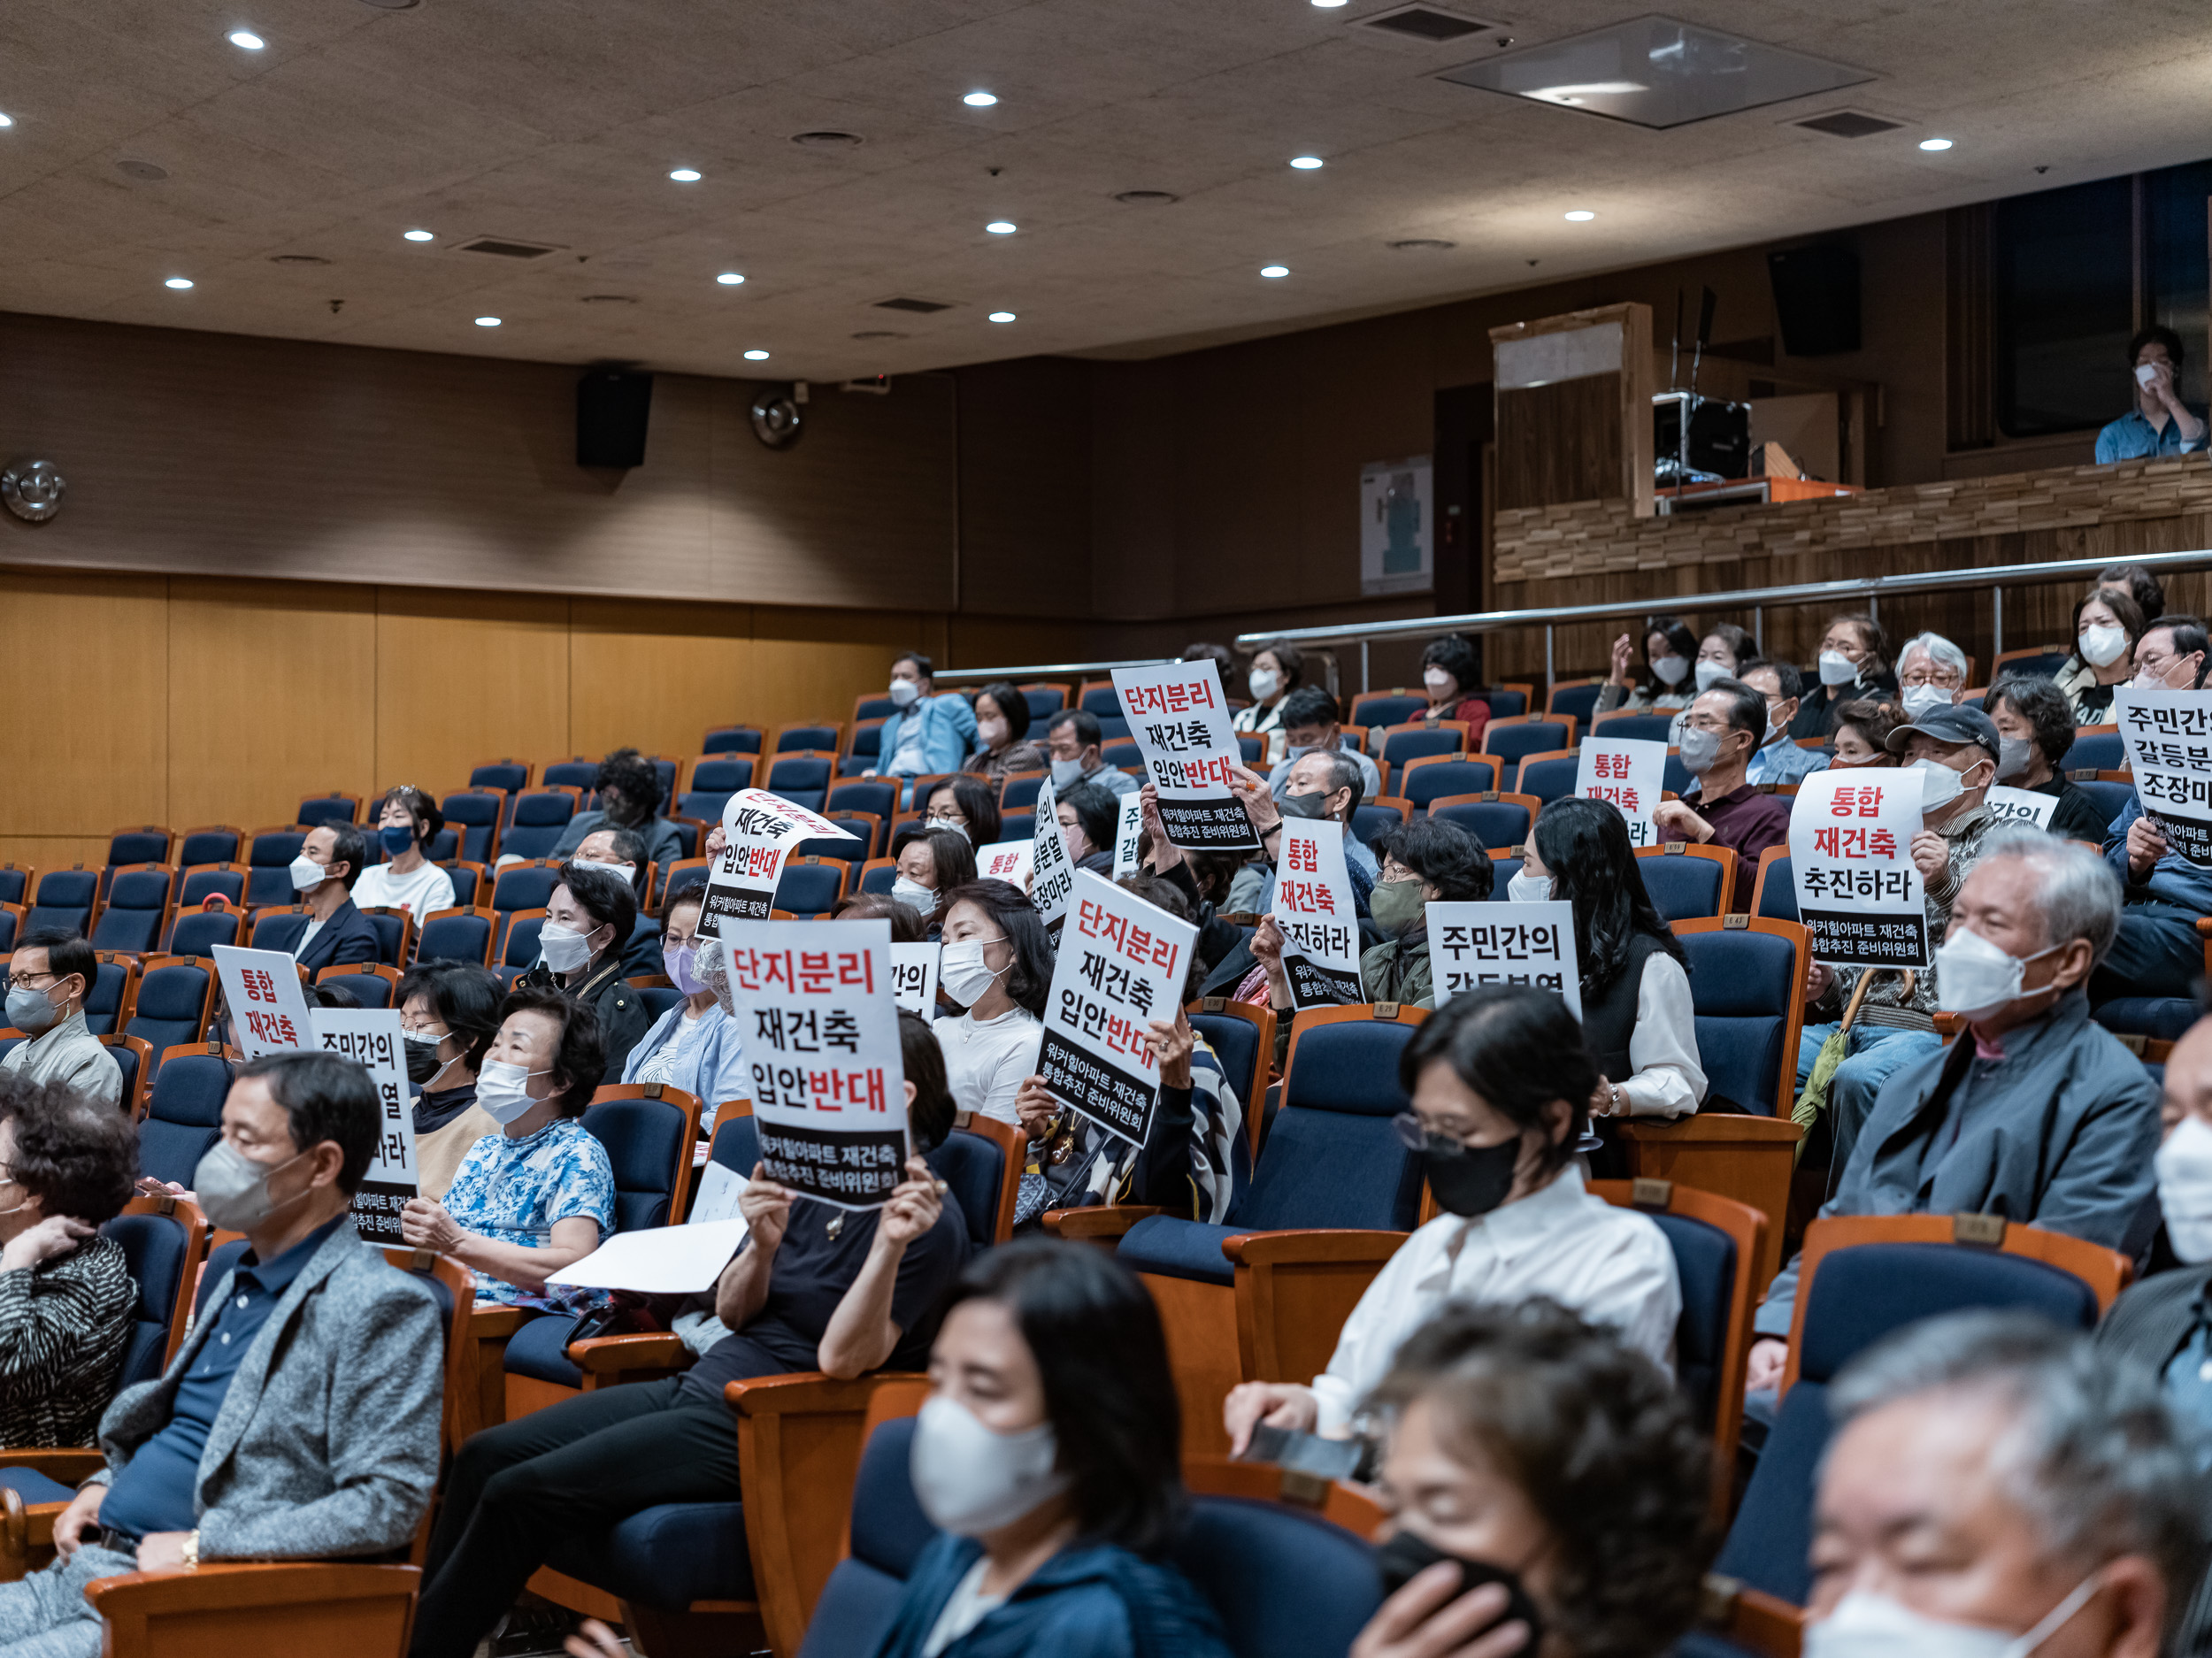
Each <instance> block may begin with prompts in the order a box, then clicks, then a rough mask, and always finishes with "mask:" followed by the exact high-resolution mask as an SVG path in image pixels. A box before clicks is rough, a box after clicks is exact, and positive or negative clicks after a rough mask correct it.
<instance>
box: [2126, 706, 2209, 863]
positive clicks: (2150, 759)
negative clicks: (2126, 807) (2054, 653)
mask: <svg viewBox="0 0 2212 1658" xmlns="http://www.w3.org/2000/svg"><path fill="white" fill-rule="evenodd" d="M2112 717H2113V718H2114V719H2115V720H2116V722H2117V723H2118V725H2119V727H2120V736H2121V738H2122V739H2123V741H2125V742H2126V744H2127V750H2128V766H2129V768H2130V769H2131V771H2133V772H2134V773H2135V798H2136V802H2137V803H2138V804H2139V805H2140V806H2141V807H2142V809H2143V815H2144V816H2145V817H2153V818H2155V819H2157V822H2158V826H2159V828H2160V829H2161V830H2162V831H2163V832H2164V833H2165V836H2166V844H2167V846H2168V847H2170V848H2171V849H2172V850H2173V851H2174V852H2175V853H2176V854H2177V855H2178V856H2181V857H2184V858H2186V859H2187V860H2188V861H2189V862H2190V863H2192V864H2202V865H2212V691H2166V690H2159V691H2139V690H2136V689H2135V688H2134V687H2131V686H2125V685H2124V686H2121V687H2118V688H2117V689H2116V691H2114V693H2113V695H2112Z"/></svg>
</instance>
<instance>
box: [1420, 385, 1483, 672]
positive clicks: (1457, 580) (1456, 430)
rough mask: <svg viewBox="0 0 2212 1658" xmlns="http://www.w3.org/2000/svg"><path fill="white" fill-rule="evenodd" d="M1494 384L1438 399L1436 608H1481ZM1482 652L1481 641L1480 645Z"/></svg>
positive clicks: (1450, 611) (1442, 611)
mask: <svg viewBox="0 0 2212 1658" xmlns="http://www.w3.org/2000/svg"><path fill="white" fill-rule="evenodd" d="M1496 406H1497V405H1496V400H1495V398H1494V396H1493V395H1492V391H1491V385H1490V382H1489V381H1487V380H1485V381H1484V382H1483V383H1482V384H1481V385H1479V386H1448V387H1447V388H1444V389H1443V390H1442V391H1440V392H1438V393H1437V394H1436V449H1435V454H1436V467H1435V486H1436V525H1437V533H1436V609H1437V613H1438V614H1439V615H1442V616H1451V615H1454V614H1456V613H1457V612H1460V611H1463V610H1480V609H1482V575H1483V572H1482V545H1483V533H1482V526H1483V519H1484V512H1485V510H1486V509H1485V505H1484V503H1483V498H1482V451H1483V447H1484V445H1486V444H1487V443H1488V442H1489V441H1490V440H1491V438H1492V437H1493V436H1494V434H1495V415H1496ZM1475 647H1476V649H1477V650H1478V651H1479V650H1480V649H1481V647H1482V641H1481V640H1480V638H1479V637H1478V638H1477V639H1476V641H1475Z"/></svg>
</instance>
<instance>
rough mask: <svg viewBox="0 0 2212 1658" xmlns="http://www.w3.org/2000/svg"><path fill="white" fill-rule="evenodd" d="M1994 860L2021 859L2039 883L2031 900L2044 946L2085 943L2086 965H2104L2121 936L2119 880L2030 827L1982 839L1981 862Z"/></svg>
mask: <svg viewBox="0 0 2212 1658" xmlns="http://www.w3.org/2000/svg"><path fill="white" fill-rule="evenodd" d="M1994 858H2019V859H2021V860H2023V861H2024V862H2025V863H2028V864H2032V865H2034V867H2035V871H2036V873H2037V874H2038V875H2039V876H2040V877H2041V878H2042V879H2041V880H2040V882H2039V885H2038V890H2037V892H2036V895H2035V897H2036V903H2037V906H2038V907H2039V909H2040V910H2042V911H2043V941H2044V942H2045V943H2046V944H2071V943H2072V942H2073V941H2074V940H2076V939H2085V940H2088V942H2089V964H2090V966H2092V967H2094V966H2096V964H2097V963H2099V962H2101V961H2103V960H2104V958H2105V953H2106V952H2107V951H2108V950H2109V949H2111V948H2112V940H2113V939H2114V938H2115V937H2116V936H2117V935H2118V933H2119V931H2120V896H2121V894H2120V881H2119V878H2118V877H2117V876H2116V875H2114V874H2113V872H2112V868H2111V866H2110V865H2109V864H2107V863H2106V862H2105V861H2104V860H2103V859H2102V858H2101V857H2099V856H2097V855H2096V854H2095V853H2094V852H2092V851H2091V850H2090V849H2089V848H2087V847H2082V846H2076V845H2075V844H2074V843H2073V842H2072V841H2062V840H2060V839H2059V838H2058V837H2057V836H2056V835H2055V834H2052V833H2048V832H2047V831H2046V830H2042V829H2038V828H2037V827H2035V826H2034V825H2032V824H2000V825H1997V827H1995V828H1994V829H1992V830H1991V831H1990V832H1989V833H1987V834H1985V835H1984V836H1983V837H1982V848H1981V858H1980V861H1981V863H1983V864H1987V863H1989V862H1990V861H1991V860H1992V859H1994Z"/></svg>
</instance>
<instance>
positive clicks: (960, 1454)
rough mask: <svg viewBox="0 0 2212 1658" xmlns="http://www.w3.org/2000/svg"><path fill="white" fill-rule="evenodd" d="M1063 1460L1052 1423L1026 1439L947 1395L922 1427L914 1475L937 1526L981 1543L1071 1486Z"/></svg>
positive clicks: (925, 1412) (931, 1406)
mask: <svg viewBox="0 0 2212 1658" xmlns="http://www.w3.org/2000/svg"><path fill="white" fill-rule="evenodd" d="M1059 1454H1060V1450H1059V1444H1058V1442H1057V1441H1056V1439H1054V1437H1053V1432H1052V1424H1050V1423H1049V1422H1041V1423H1039V1424H1037V1425H1036V1426H1035V1427H1033V1428H1032V1429H1030V1430H1029V1431H1028V1432H1025V1433H998V1432H994V1431H993V1430H991V1429H990V1428H987V1427H986V1426H985V1425H984V1424H983V1423H982V1422H981V1421H980V1420H979V1419H978V1418H977V1416H976V1414H975V1412H973V1411H972V1410H970V1409H968V1408H967V1407H966V1406H965V1405H964V1404H962V1403H960V1402H959V1401H957V1400H954V1399H947V1398H945V1397H944V1396H943V1395H941V1394H940V1395H939V1396H938V1397H936V1398H934V1399H932V1400H931V1401H929V1402H928V1403H927V1404H926V1405H924V1406H923V1407H922V1411H921V1415H920V1416H919V1417H918V1419H917V1420H916V1422H915V1424H914V1448H913V1451H912V1453H911V1454H910V1457H909V1459H908V1462H907V1473H908V1476H909V1478H911V1479H912V1480H913V1482H914V1495H915V1496H916V1498H918V1500H919V1501H920V1502H921V1505H922V1512H923V1513H924V1514H926V1515H927V1516H929V1518H930V1523H931V1524H933V1525H935V1526H936V1527H937V1528H938V1530H940V1531H950V1532H951V1533H953V1535H955V1536H956V1537H980V1536H982V1535H983V1534H984V1533H985V1532H987V1531H997V1530H998V1529H999V1528H1000V1527H1001V1526H1005V1525H1011V1524H1013V1523H1014V1522H1015V1521H1017V1520H1018V1519H1020V1518H1021V1517H1022V1516H1024V1515H1025V1514H1030V1513H1033V1512H1034V1511H1035V1510H1036V1508H1038V1507H1039V1505H1041V1504H1042V1503H1046V1502H1049V1501H1052V1499H1053V1498H1055V1497H1056V1496H1058V1495H1059V1494H1060V1493H1062V1492H1064V1491H1065V1490H1066V1489H1067V1488H1068V1483H1069V1481H1068V1476H1067V1475H1065V1474H1064V1473H1061V1472H1059V1471H1057V1470H1056V1469H1055V1468H1054V1467H1053V1464H1054V1462H1056V1461H1057V1460H1058V1458H1059Z"/></svg>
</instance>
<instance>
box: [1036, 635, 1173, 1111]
mask: <svg viewBox="0 0 2212 1658" xmlns="http://www.w3.org/2000/svg"><path fill="white" fill-rule="evenodd" d="M1211 665H1212V664H1207V666H1208V667H1209V669H1210V668H1211ZM1197 939H1198V929H1197V928H1196V927H1194V926H1192V925H1190V923H1189V922H1187V921H1179V920H1177V919H1176V918H1175V917H1173V916H1171V915H1170V914H1168V912H1167V911H1166V910H1161V909H1158V908H1156V906H1154V905H1151V904H1148V903H1147V902H1145V901H1144V900H1143V899H1141V898H1140V897H1138V896H1137V895H1136V894H1134V893H1131V892H1125V891H1123V890H1122V889H1121V888H1120V887H1117V886H1115V885H1114V884H1113V882H1111V881H1110V880H1107V879H1104V878H1102V877H1101V876H1097V875H1094V874H1092V873H1091V871H1088V870H1078V871H1076V872H1075V890H1074V893H1073V894H1072V895H1071V898H1070V900H1069V902H1068V925H1067V927H1066V930H1065V931H1064V932H1063V933H1061V935H1060V955H1059V959H1058V960H1057V961H1056V963H1054V964H1053V969H1052V991H1051V994H1050V996H1049V997H1048V1000H1047V1002H1046V1004H1045V1040H1044V1046H1043V1049H1042V1051H1041V1053H1040V1055H1038V1059H1037V1070H1038V1072H1039V1074H1041V1076H1042V1077H1043V1078H1044V1079H1045V1086H1046V1087H1047V1088H1048V1090H1050V1092H1051V1094H1052V1095H1053V1097H1054V1098H1055V1099H1057V1100H1058V1101H1061V1102H1062V1103H1063V1104H1064V1105H1067V1106H1069V1107H1071V1109H1074V1110H1076V1111H1078V1112H1079V1113H1080V1114H1081V1115H1082V1116H1084V1117H1088V1118H1089V1119H1090V1120H1091V1121H1092V1122H1094V1123H1096V1124H1097V1125H1099V1126H1100V1127H1101V1128H1103V1129H1105V1130H1106V1131H1107V1132H1109V1133H1111V1134H1118V1135H1119V1136H1120V1137H1121V1138H1122V1139H1124V1140H1134V1141H1136V1142H1138V1143H1139V1144H1142V1143H1143V1140H1144V1137H1145V1132H1146V1131H1147V1130H1148V1128H1150V1126H1151V1125H1152V1110H1153V1107H1154V1106H1155V1105H1156V1103H1157V1101H1158V1100H1159V1097H1160V1072H1159V1067H1158V1066H1156V1065H1155V1064H1154V1063H1153V1061H1152V1050H1151V1049H1150V1048H1148V1047H1147V1046H1146V1045H1145V1040H1144V1039H1145V1033H1146V1031H1147V1029H1148V1027H1149V1026H1150V1025H1151V1023H1152V1021H1153V1020H1155V1019H1172V1018H1173V1017H1175V1009H1177V1008H1178V1007H1179V1006H1180V1005H1181V1003H1182V998H1183V981H1184V979H1185V978H1186V977H1187V974H1188V972H1189V970H1190V960H1191V950H1192V948H1193V947H1194V945H1195V943H1196V942H1197Z"/></svg>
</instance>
